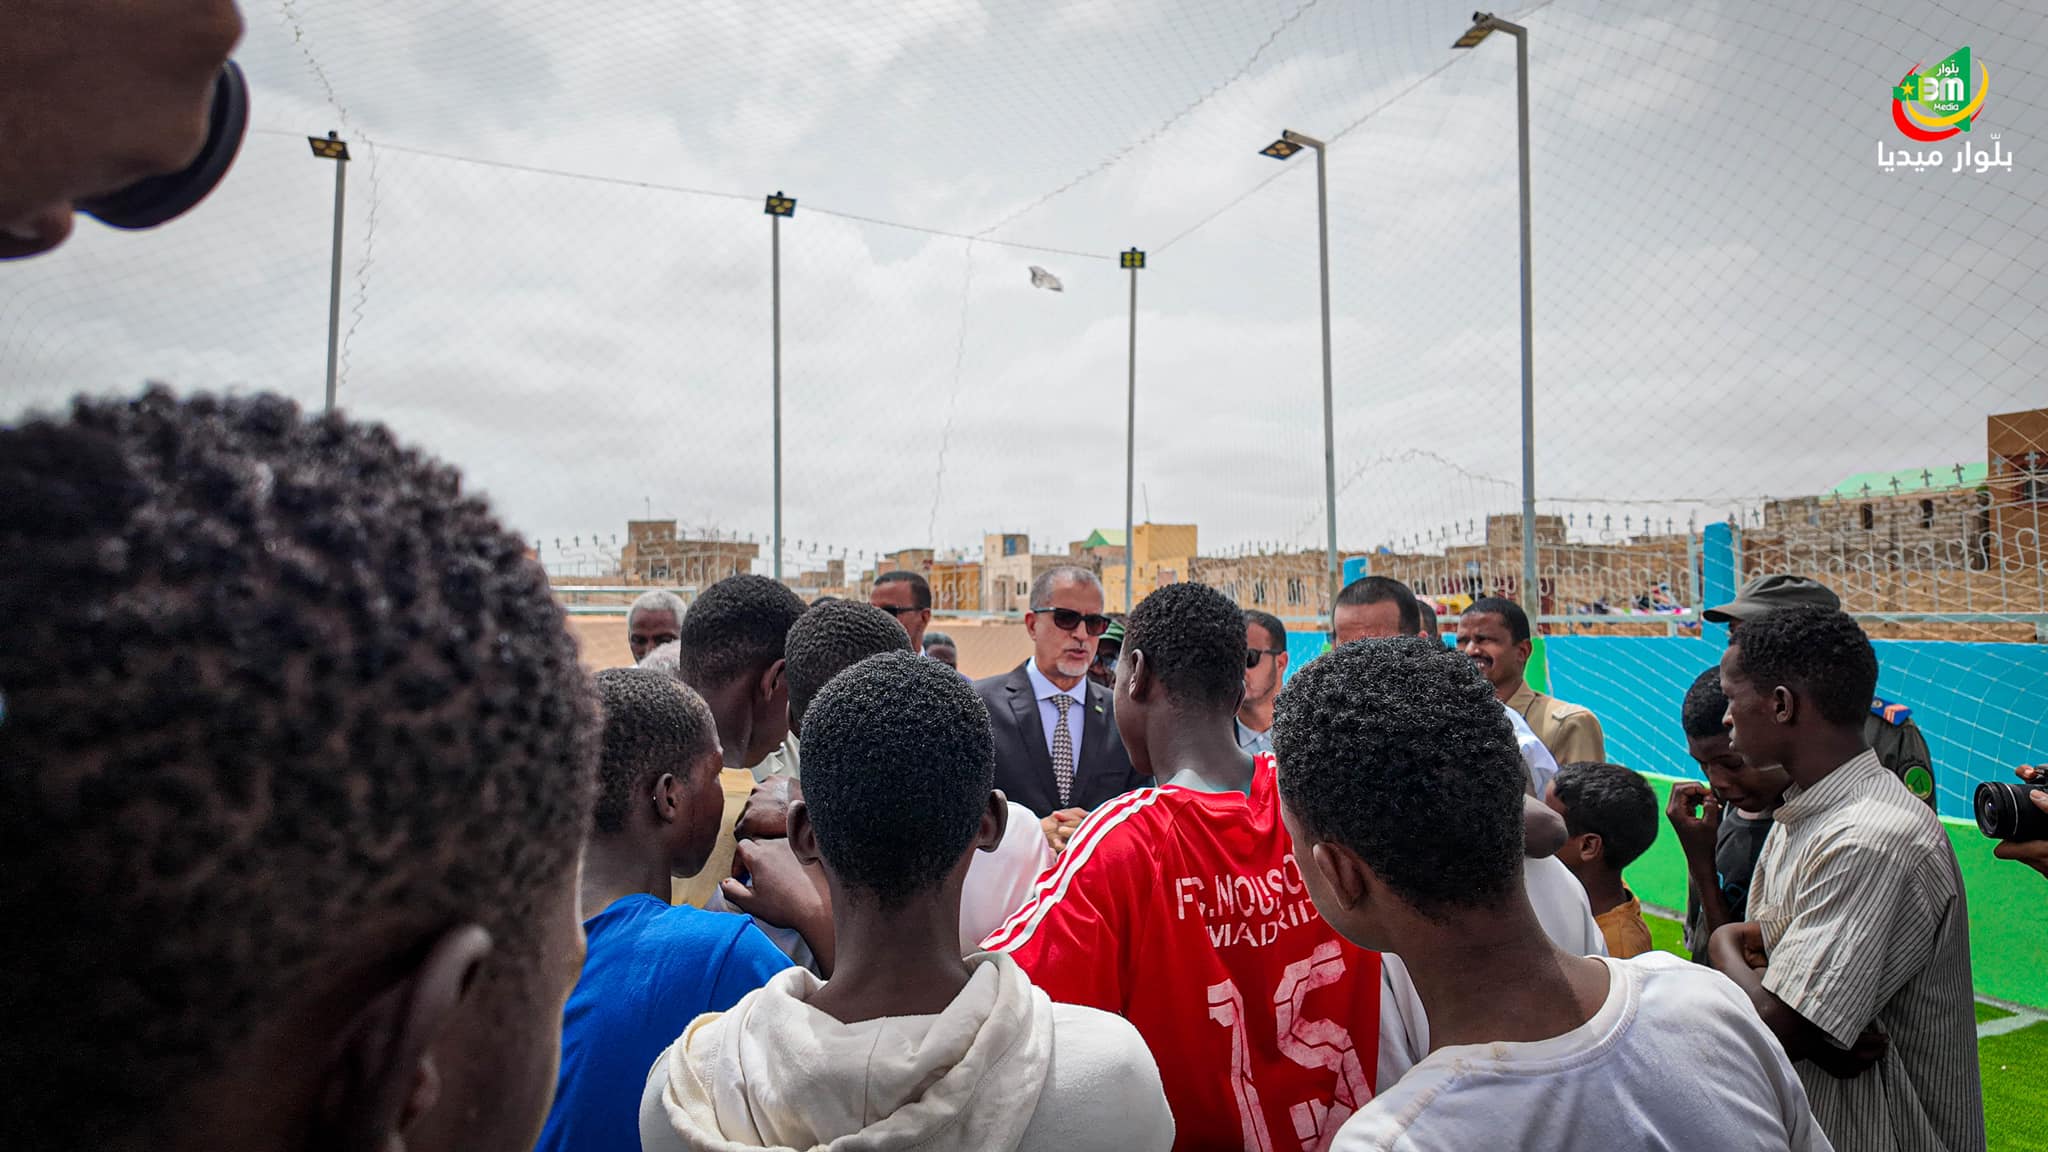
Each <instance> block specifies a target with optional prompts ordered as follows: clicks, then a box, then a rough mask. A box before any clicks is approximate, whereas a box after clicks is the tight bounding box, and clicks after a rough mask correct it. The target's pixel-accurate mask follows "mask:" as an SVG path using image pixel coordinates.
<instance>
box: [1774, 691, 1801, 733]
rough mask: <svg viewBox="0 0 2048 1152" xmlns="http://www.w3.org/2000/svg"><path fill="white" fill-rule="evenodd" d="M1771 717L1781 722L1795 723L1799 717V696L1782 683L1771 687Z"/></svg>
mask: <svg viewBox="0 0 2048 1152" xmlns="http://www.w3.org/2000/svg"><path fill="white" fill-rule="evenodd" d="M1771 719H1773V720H1775V721H1777V722H1778V723H1780V724H1791V723H1795V722H1796V721H1797V720H1798V719H1799V698H1798V697H1797V696H1794V695H1793V694H1792V690H1791V689H1790V688H1787V687H1785V686H1784V685H1782V684H1781V685H1779V686H1778V687H1776V688H1773V689H1771Z"/></svg>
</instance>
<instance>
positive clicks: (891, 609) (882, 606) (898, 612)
mask: <svg viewBox="0 0 2048 1152" xmlns="http://www.w3.org/2000/svg"><path fill="white" fill-rule="evenodd" d="M875 607H877V608H880V609H881V610H882V611H884V612H887V613H888V614H889V615H891V616H901V615H903V614H904V613H905V612H922V611H924V609H922V608H897V607H892V606H890V605H888V604H877V605H875Z"/></svg>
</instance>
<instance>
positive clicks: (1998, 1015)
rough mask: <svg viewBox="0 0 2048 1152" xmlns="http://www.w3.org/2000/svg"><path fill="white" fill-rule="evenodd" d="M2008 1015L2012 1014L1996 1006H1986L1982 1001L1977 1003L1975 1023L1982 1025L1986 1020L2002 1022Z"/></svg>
mask: <svg viewBox="0 0 2048 1152" xmlns="http://www.w3.org/2000/svg"><path fill="white" fill-rule="evenodd" d="M2010 1015H2012V1013H2010V1012H2007V1011H2006V1010H2005V1009H2003V1008H2000V1007H1999V1006H1998V1005H1996V1004H1986V1003H1984V1002H1983V1001H1982V1000H1979V1001H1978V1002H1977V1023H1979V1024H1982V1023H1984V1022H1985V1021H1986V1020H2003V1019H2005V1018H2006V1017H2007V1016H2010Z"/></svg>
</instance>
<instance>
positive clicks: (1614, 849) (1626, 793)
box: [1550, 762, 1658, 872]
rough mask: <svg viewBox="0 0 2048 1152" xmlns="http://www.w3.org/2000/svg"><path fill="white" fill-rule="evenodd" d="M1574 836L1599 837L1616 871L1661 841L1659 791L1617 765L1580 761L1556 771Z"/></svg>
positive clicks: (1560, 797) (1559, 793)
mask: <svg viewBox="0 0 2048 1152" xmlns="http://www.w3.org/2000/svg"><path fill="white" fill-rule="evenodd" d="M1550 786H1551V787H1552V788H1554V789H1556V791H1557V802H1558V803H1559V804H1561V805H1563V806H1564V829H1565V832H1566V833H1568V834H1569V835H1572V836H1583V835H1585V834H1586V833H1588V832H1591V833H1593V834H1594V835H1596V836H1598V837H1600V851H1601V855H1602V856H1603V857H1604V858H1605V859H1606V861H1607V866H1608V867H1609V868H1611V869H1613V870H1614V871H1616V872H1619V871H1621V870H1622V869H1623V868H1626V867H1628V866H1629V865H1631V864H1633V863H1635V862H1636V859H1637V858H1638V857H1640V856H1641V855H1642V854H1643V853H1645V852H1647V851H1649V850H1650V845H1652V844H1654V843H1656V842H1657V817H1658V812H1657V793H1655V792H1654V791H1652V790H1651V789H1650V782H1649V781H1647V780H1645V779H1643V778H1642V777H1641V776H1638V775H1636V774H1635V773H1634V772H1632V771H1630V770H1629V769H1627V768H1624V767H1622V766H1621V765H1619V764H1600V763H1592V762H1582V763H1578V764H1567V765H1565V766H1564V767H1562V768H1559V769H1558V770H1557V776H1556V777H1555V778H1554V779H1553V780H1552V782H1551V785H1550Z"/></svg>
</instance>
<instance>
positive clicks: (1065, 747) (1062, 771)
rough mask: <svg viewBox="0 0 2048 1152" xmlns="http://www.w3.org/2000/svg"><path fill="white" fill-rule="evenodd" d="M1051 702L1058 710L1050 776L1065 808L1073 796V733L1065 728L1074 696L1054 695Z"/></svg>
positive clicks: (1054, 728)
mask: <svg viewBox="0 0 2048 1152" xmlns="http://www.w3.org/2000/svg"><path fill="white" fill-rule="evenodd" d="M1052 704H1053V707H1055V708H1057V709H1059V710H1060V718H1059V719H1058V720H1057V721H1055V722H1054V723H1053V726H1052V778H1053V783H1055V784H1057V785H1059V790H1060V807H1062V808H1065V807H1066V806H1067V805H1068V804H1070V803H1072V802H1073V798H1074V734H1073V733H1072V732H1069V731H1068V730H1067V709H1069V708H1072V707H1073V706H1074V698H1073V697H1072V696H1065V695H1061V696H1055V697H1053V698H1052Z"/></svg>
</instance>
